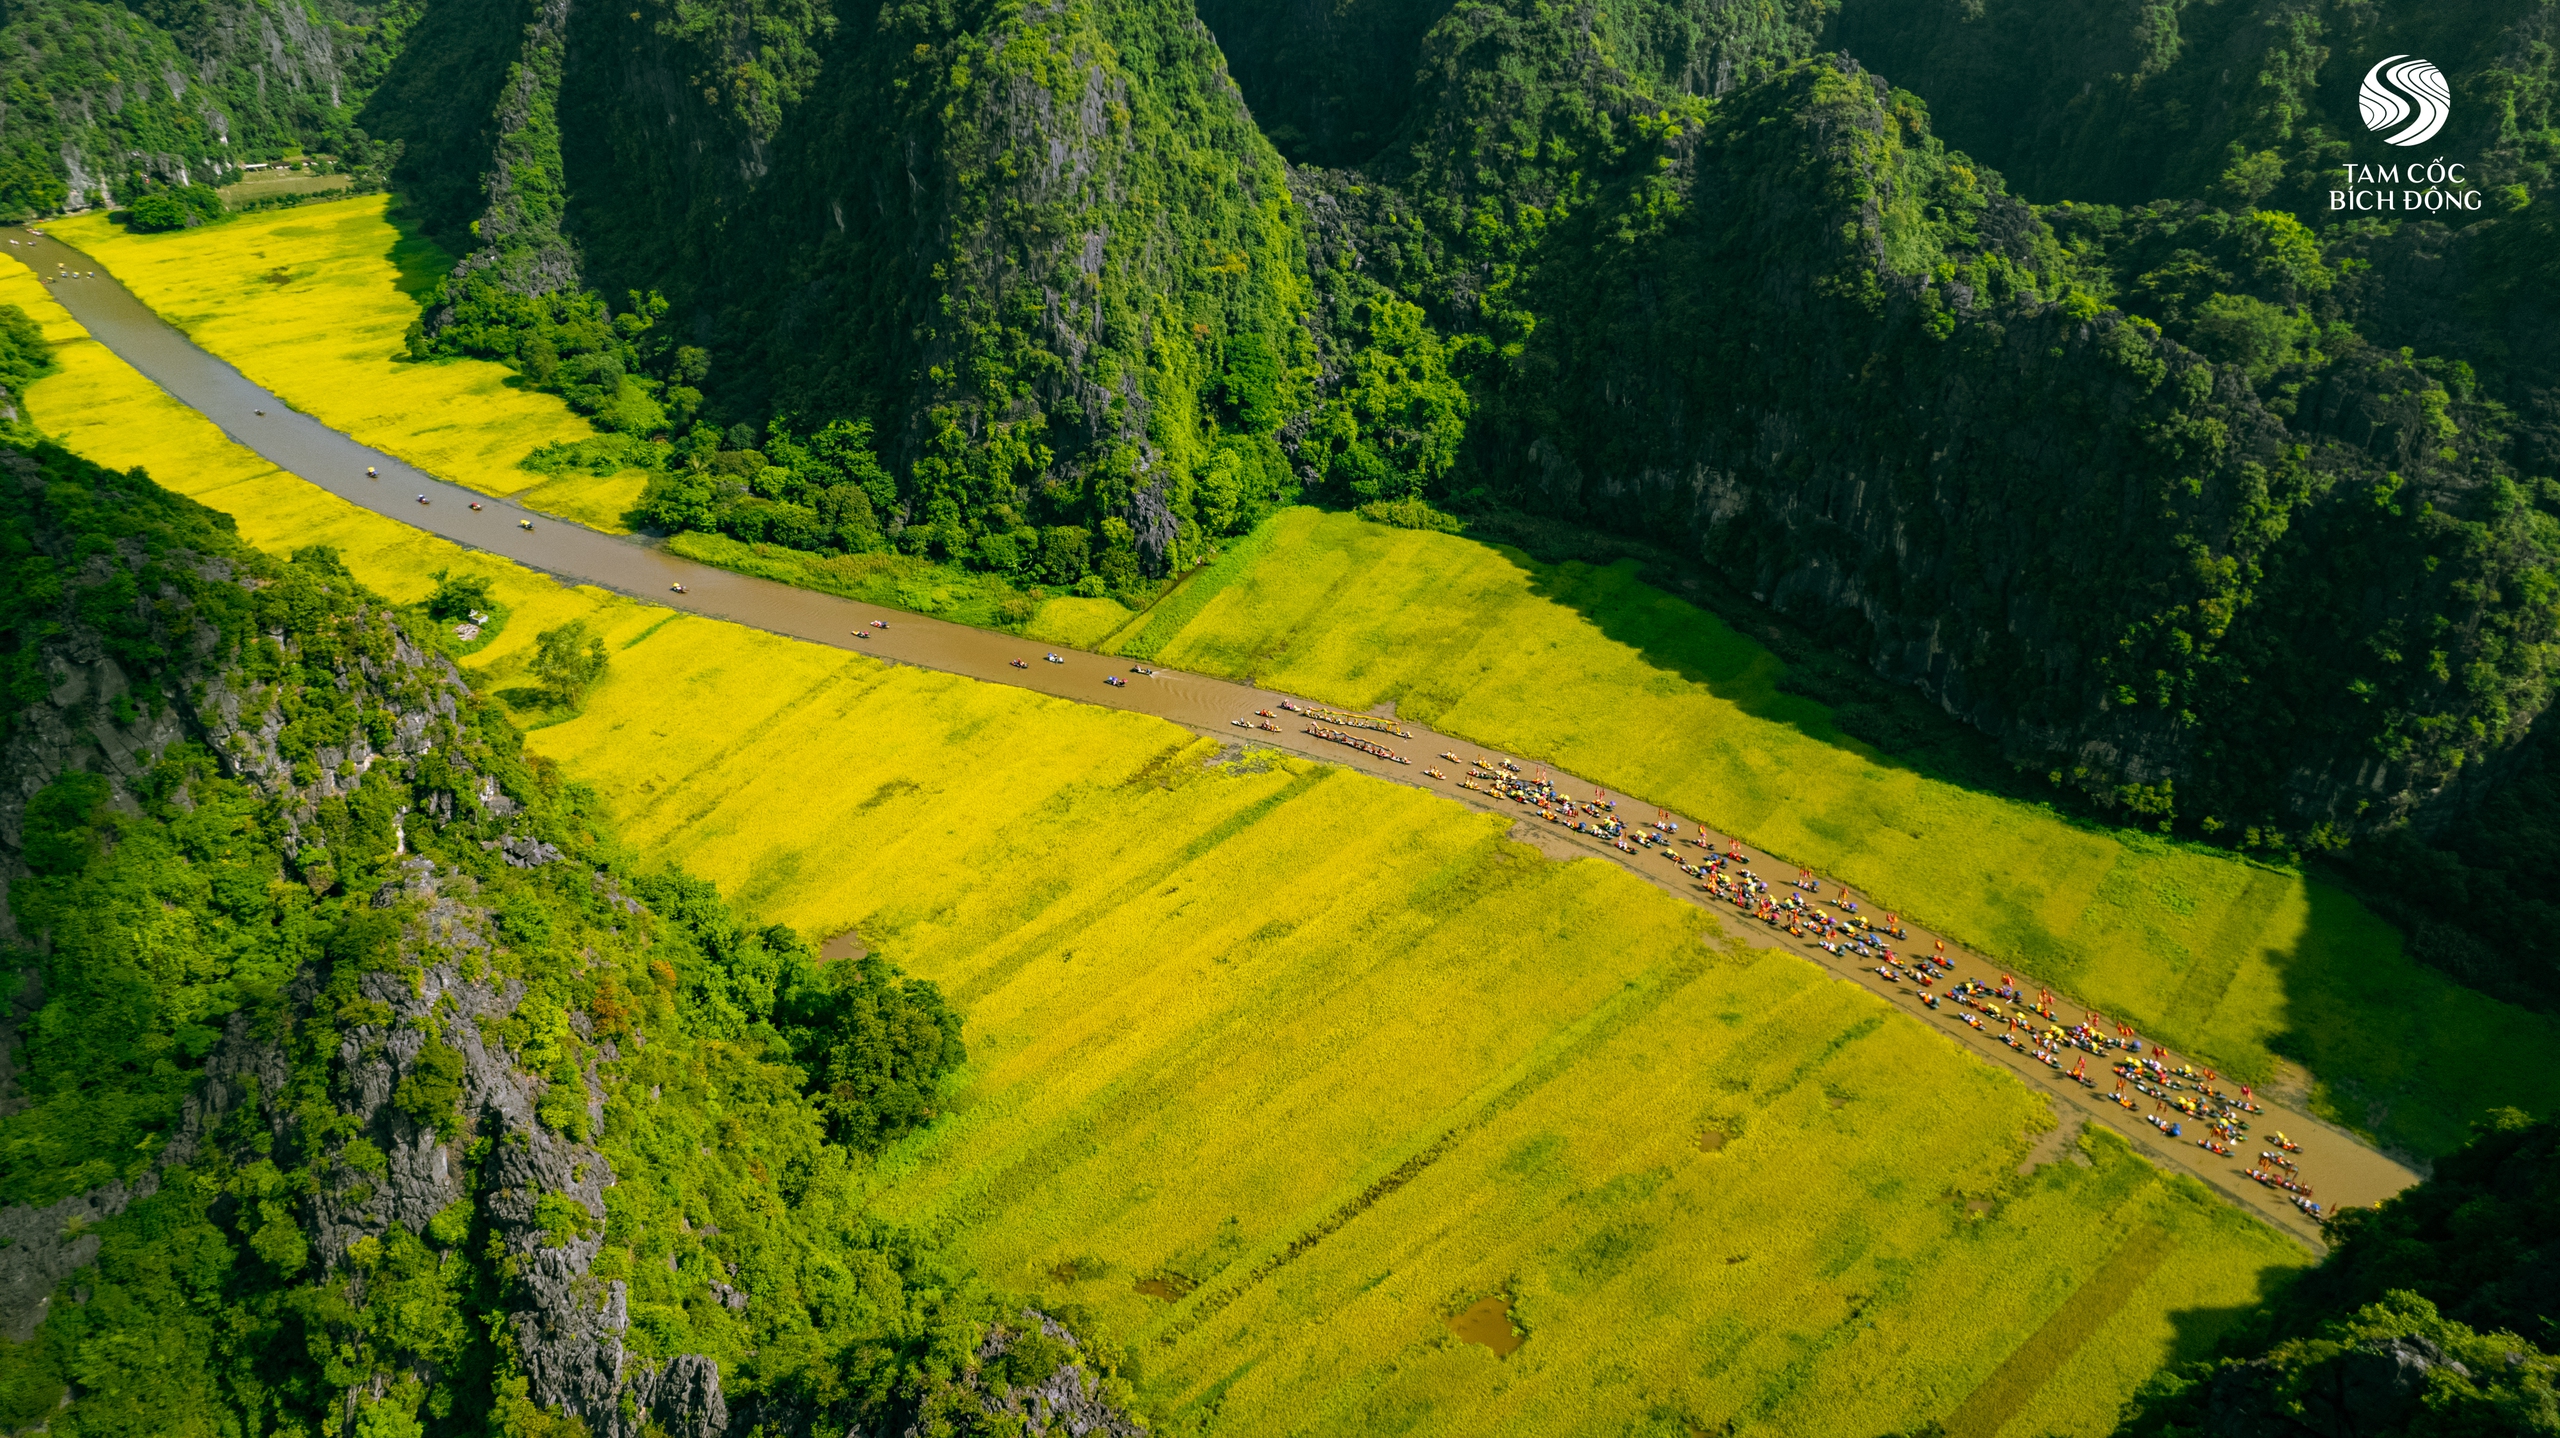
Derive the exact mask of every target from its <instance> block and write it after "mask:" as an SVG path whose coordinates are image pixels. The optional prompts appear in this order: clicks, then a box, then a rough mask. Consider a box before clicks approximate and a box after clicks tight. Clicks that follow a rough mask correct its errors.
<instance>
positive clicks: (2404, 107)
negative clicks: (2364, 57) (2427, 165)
mask: <svg viewBox="0 0 2560 1438" xmlns="http://www.w3.org/2000/svg"><path fill="white" fill-rule="evenodd" d="M2356 103H2357V104H2358V105H2359V106H2361V107H2362V108H2363V110H2364V127H2365V128H2366V129H2368V130H2388V129H2390V128H2391V127H2392V126H2394V125H2397V124H2399V123H2400V122H2401V121H2403V120H2407V119H2409V117H2410V116H2411V115H2413V114H2414V115H2416V116H2417V119H2416V120H2415V121H2413V122H2411V124H2410V126H2409V128H2407V129H2405V130H2402V131H2401V132H2400V133H2399V134H2397V135H2385V136H2383V137H2382V138H2383V142H2384V143H2386V144H2392V145H2423V144H2425V143H2426V142H2427V141H2429V140H2432V139H2434V138H2435V137H2436V131H2438V130H2441V129H2443V128H2444V122H2445V121H2447V120H2449V119H2451V118H2453V87H2452V86H2451V85H2448V84H2446V83H2445V78H2444V72H2443V71H2442V70H2439V69H2437V68H2436V67H2435V63H2434V62H2433V61H2430V60H2417V59H2412V58H2410V57H2409V56H2407V55H2394V56H2392V57H2390V59H2387V60H2384V61H2382V62H2381V63H2379V64H2377V65H2375V66H2374V67H2373V68H2372V69H2370V70H2367V71H2365V72H2364V87H2363V88H2362V89H2360V90H2358V91H2357V92H2356Z"/></svg>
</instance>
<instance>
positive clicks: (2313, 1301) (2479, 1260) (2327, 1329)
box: [2118, 1109, 2560, 1438]
mask: <svg viewBox="0 0 2560 1438" xmlns="http://www.w3.org/2000/svg"><path fill="white" fill-rule="evenodd" d="M2555 1185H2560V1125H2555V1124H2552V1123H2550V1122H2548V1121H2544V1122H2536V1121H2534V1120H2532V1119H2530V1118H2527V1117H2526V1116H2525V1115H2523V1114H2520V1113H2517V1112H2515V1111H2514V1110H2512V1109H2510V1110H2506V1111H2503V1112H2501V1113H2498V1114H2494V1115H2492V1116H2491V1117H2490V1118H2489V1119H2488V1120H2487V1121H2485V1122H2483V1123H2481V1124H2479V1125H2476V1126H2475V1132H2474V1136H2473V1138H2472V1141H2471V1143H2470V1144H2469V1146H2467V1147H2465V1148H2463V1149H2462V1150H2461V1151H2459V1152H2457V1153H2454V1154H2452V1155H2449V1156H2448V1157H2446V1158H2444V1159H2441V1160H2439V1161H2438V1163H2437V1165H2436V1171H2435V1173H2434V1175H2433V1176H2432V1177H2430V1178H2429V1179H2428V1180H2427V1181H2426V1182H2424V1183H2421V1184H2419V1185H2418V1186H2417V1187H2415V1188H2412V1189H2410V1190H2408V1191H2407V1192H2405V1193H2403V1194H2401V1195H2399V1196H2398V1197H2396V1198H2393V1199H2391V1200H2390V1201H2388V1202H2386V1203H2384V1204H2382V1205H2381V1206H2380V1207H2378V1208H2369V1209H2355V1210H2350V1211H2348V1212H2346V1213H2342V1214H2340V1215H2339V1216H2338V1217H2337V1218H2336V1219H2335V1220H2334V1221H2332V1222H2331V1223H2330V1224H2329V1225H2328V1232H2329V1239H2330V1242H2331V1245H2332V1246H2331V1248H2330V1251H2329V1254H2328V1256H2327V1258H2325V1259H2324V1260H2322V1262H2321V1264H2320V1266H2319V1267H2317V1268H2315V1269H2313V1270H2311V1271H2310V1272H2309V1273H2307V1274H2305V1275H2303V1276H2302V1277H2301V1278H2298V1279H2296V1280H2294V1281H2293V1283H2292V1284H2291V1286H2289V1287H2288V1288H2287V1289H2286V1290H2285V1291H2284V1293H2283V1294H2282V1295H2281V1296H2280V1297H2279V1298H2278V1299H2277V1300H2276V1301H2275V1302H2273V1303H2271V1304H2269V1305H2268V1306H2267V1307H2265V1308H2264V1309H2261V1310H2260V1311H2258V1312H2257V1313H2255V1314H2253V1315H2251V1317H2250V1320H2249V1321H2248V1322H2246V1323H2244V1324H2242V1325H2240V1326H2239V1327H2238V1328H2236V1329H2235V1330H2234V1331H2233V1335H2232V1336H2231V1337H2230V1338H2229V1339H2228V1340H2226V1341H2225V1343H2224V1344H2223V1352H2222V1354H2221V1355H2220V1356H2218V1357H2217V1358H2215V1359H2214V1360H2212V1361H2210V1362H2207V1363H2201V1364H2195V1365H2191V1366H2188V1367H2184V1368H2180V1369H2176V1370H2173V1371H2170V1372H2167V1373H2163V1374H2161V1375H2159V1376H2158V1377H2156V1378H2154V1379H2153V1380H2152V1381H2151V1382H2150V1383H2149V1384H2148V1385H2147V1386H2146V1387H2145V1388H2144V1389H2143V1391H2142V1392H2141V1394H2140V1395H2139V1396H2138V1397H2137V1398H2136V1400H2135V1401H2134V1403H2133V1404H2132V1405H2130V1409H2129V1411H2128V1413H2127V1415H2126V1421H2125V1423H2124V1425H2123V1427H2121V1428H2120V1429H2119V1430H2118V1432H2119V1433H2120V1434H2123V1435H2125V1438H2224V1435H2230V1438H2244V1435H2259V1434H2270V1433H2302V1434H2322V1435H2329V1434H2336V1435H2347V1434H2355V1435H2362V1438H2389V1435H2401V1434H2406V1435H2411V1438H2433V1435H2438V1434H2441V1435H2445V1438H2453V1435H2457V1434H2458V1435H2463V1438H2529V1435H2542V1434H2551V1433H2560V1358H2554V1357H2553V1356H2552V1353H2553V1351H2554V1350H2555V1349H2560V1304H2555V1303H2554V1302H2553V1299H2552V1292H2553V1290H2552V1278H2553V1276H2554V1274H2553V1270H2554V1266H2555V1265H2560V1248H2555V1246H2554V1244H2553V1241H2552V1235H2551V1232H2550V1225H2549V1223H2548V1222H2547V1221H2546V1219H2547V1215H2548V1213H2549V1209H2550V1203H2551V1195H2552V1191H2553V1188H2554V1186H2555Z"/></svg>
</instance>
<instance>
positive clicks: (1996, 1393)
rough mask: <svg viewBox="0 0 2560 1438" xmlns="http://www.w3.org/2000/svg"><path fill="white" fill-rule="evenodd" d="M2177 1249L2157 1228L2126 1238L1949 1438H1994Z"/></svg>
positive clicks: (1957, 1418) (1991, 1380)
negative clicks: (2003, 1425) (2002, 1426)
mask: <svg viewBox="0 0 2560 1438" xmlns="http://www.w3.org/2000/svg"><path fill="white" fill-rule="evenodd" d="M2177 1247H2178V1240H2177V1239H2176V1238H2175V1237H2173V1236H2172V1235H2171V1234H2170V1232H2169V1231H2168V1230H2167V1229H2165V1228H2162V1227H2161V1226H2160V1225H2158V1224H2156V1223H2146V1224H2144V1225H2142V1226H2141V1227H2140V1228H2137V1229H2135V1230H2134V1231H2133V1232H2131V1233H2128V1234H2126V1235H2125V1236H2124V1241H2123V1242H2121V1243H2119V1244H2117V1245H2116V1251H2115V1252H2113V1253H2111V1254H2109V1255H2107V1261H2106V1262H2105V1263H2102V1264H2100V1265H2099V1266H2098V1271H2097V1272H2096V1273H2093V1274H2091V1275H2089V1279H2088V1281H2087V1282H2085V1283H2083V1284H2081V1285H2080V1287H2079V1288H2078V1289H2076V1290H2074V1291H2073V1292H2072V1295H2071V1296H2070V1297H2069V1298H2066V1299H2064V1300H2063V1301H2062V1306H2061V1307H2060V1308H2057V1309H2055V1310H2054V1312H2053V1316H2052V1317H2050V1318H2048V1319H2046V1320H2045V1321H2044V1324H2043V1326H2042V1327H2040V1328H2038V1329H2037V1330H2036V1331H2035V1333H2034V1334H2033V1335H2031V1336H2030V1337H2029V1338H2028V1339H2027V1341H2026V1342H2024V1343H2021V1344H2019V1345H2018V1351H2017V1352H2015V1353H2012V1354H2010V1355H2009V1357H2008V1361H2006V1362H2004V1363H2002V1364H2001V1365H2000V1366H1999V1367H1997V1368H1995V1369H1993V1370H1991V1376H1990V1377H1988V1378H1985V1379H1984V1380H1982V1382H1981V1384H1980V1385H1978V1386H1977V1387H1975V1389H1974V1390H1973V1392H1972V1393H1971V1394H1970V1395H1968V1396H1967V1397H1966V1398H1965V1400H1964V1402H1963V1403H1961V1404H1959V1405H1957V1407H1956V1411H1955V1412H1953V1413H1951V1414H1949V1415H1947V1438H1992V1435H1993V1434H1995V1433H1998V1432H1999V1431H2000V1427H2001V1425H2002V1424H2004V1423H2007V1422H2008V1421H2009V1419H2010V1418H2011V1417H2012V1416H2014V1415H2015V1414H2017V1413H2018V1412H2019V1411H2020V1410H2021V1409H2023V1408H2025V1407H2026V1406H2027V1400H2028V1399H2031V1398H2033V1397H2035V1396H2036V1393H2037V1392H2038V1391H2039V1390H2041V1389H2042V1388H2043V1387H2044V1385H2045V1383H2046V1382H2047V1380H2049V1379H2051V1378H2052V1377H2053V1375H2054V1373H2055V1371H2056V1370H2058V1369H2060V1368H2061V1367H2062V1365H2063V1364H2064V1363H2066V1362H2068V1361H2069V1360H2070V1358H2071V1355H2072V1354H2074V1353H2077V1352H2079V1351H2080V1345H2081V1344H2083V1343H2086V1342H2088V1341H2089V1339H2090V1337H2091V1336H2092V1335H2094V1334H2096V1333H2097V1331H2098V1330H2099V1329H2100V1328H2102V1327H2104V1326H2105V1325H2106V1322H2107V1320H2108V1319H2110V1318H2113V1317H2115V1316H2116V1310H2118V1309H2120V1308H2122V1307H2124V1305H2125V1301H2126V1300H2127V1299H2130V1298H2131V1297H2133V1292H2134V1290H2135V1289H2137V1288H2140V1287H2141V1286H2142V1281H2143V1280H2144V1279H2146V1278H2149V1277H2150V1276H2151V1271H2152V1270H2153V1269H2155V1268H2158V1267H2159V1266H2160V1265H2161V1263H2162V1262H2163V1261H2164V1260H2166V1259H2167V1258H2168V1256H2169V1255H2170V1254H2171V1253H2172V1252H2174V1251H2175V1250H2176V1249H2177Z"/></svg>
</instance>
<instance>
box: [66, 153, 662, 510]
mask: <svg viewBox="0 0 2560 1438" xmlns="http://www.w3.org/2000/svg"><path fill="white" fill-rule="evenodd" d="M390 203H391V202H390V199H389V197H388V196H384V195H364V196H358V197H356V198H353V199H347V200H333V201H328V202H325V203H318V204H310V205H303V206H299V207H297V208H294V209H290V210H278V211H274V212H271V213H266V214H253V215H241V216H237V217H235V218H232V219H229V220H226V221H224V222H223V223H221V224H218V225H207V226H203V227H201V228H198V229H192V230H174V231H170V232H168V233H166V234H156V235H155V234H138V233H135V232H133V231H129V230H126V229H123V228H121V227H119V226H117V225H115V224H113V223H111V222H110V221H109V220H108V219H107V218H106V217H105V216H104V215H95V214H93V215H83V216H76V217H73V218H69V219H63V220H57V221H53V222H51V223H49V224H47V225H46V227H45V230H46V233H48V234H50V235H52V236H54V237H55V238H57V239H59V240H61V241H63V242H64V243H65V244H68V245H71V246H73V247H74V248H77V249H80V250H83V251H86V252H87V253H88V254H89V255H91V256H93V257H94V258H95V259H96V260H97V261H98V263H99V264H100V265H101V266H103V267H105V268H106V269H107V270H108V271H110V272H111V273H113V274H114V275H115V277H116V278H117V279H118V280H121V281H123V283H124V286H125V288H127V289H129V290H131V291H133V293H134V295H135V296H136V297H137V298H139V299H140V300H141V301H142V302H143V303H144V304H147V305H149V306H150V307H151V308H152V309H153V310H155V311H157V312H158V313H159V314H160V316H161V318H163V319H165V320H167V321H168V322H169V323H170V324H172V325H175V326H177V327H178V328H179V329H181V330H184V331H185V332H186V333H187V334H189V335H190V336H192V337H193V338H194V339H195V341H196V342H197V343H198V344H200V345H202V346H204V347H205V348H206V349H209V350H211V351H213V352H214V353H215V354H218V355H220V356H222V357H223V358H224V359H226V360H229V361H230V362H231V363H232V364H233V365H234V366H236V367H237V368H238V369H239V370H240V372H241V373H242V374H245V375H247V376H248V377H249V378H250V379H252V380H255V381H257V382H258V383H259V384H262V385H264V386H266V387H267V388H268V389H270V390H272V391H274V392H275V394H276V395H277V396H278V397H280V398H282V399H283V400H285V401H286V402H287V403H289V404H291V405H292V406H294V407H295V408H296V409H299V410H301V411H303V412H304V413H306V414H309V415H311V416H313V417H314V418H316V419H318V420H319V421H320V422H321V423H323V424H326V425H328V426H329V427H330V428H332V429H336V430H338V431H340V432H341V433H344V434H347V435H351V436H353V437H354V438H355V439H357V440H359V441H361V442H363V443H365V444H369V445H372V446H374V447H375V448H377V449H380V450H383V451H385V452H387V453H390V454H395V455H398V456H399V457H400V458H402V459H405V460H407V461H409V462H410V463H411V464H414V465H417V466H418V467H419V468H421V469H424V470H426V471H428V472H430V473H432V474H435V475H438V476H440V477H442V478H445V479H449V480H451V481H453V482H454V483H456V484H461V485H466V486H468V487H470V488H472V489H476V490H479V491H480V492H482V493H484V494H500V495H519V496H520V497H521V498H522V500H523V502H524V503H526V504H528V505H530V506H532V507H533V508H536V509H541V510H545V511H547V512H549V513H553V514H558V515H561V516H563V517H565V518H570V519H576V520H578V521H579V522H581V523H584V524H591V525H595V526H596V527H598V528H602V529H607V530H610V531H612V532H614V533H617V534H619V533H627V532H628V530H627V528H626V527H625V526H624V525H623V523H622V520H621V515H622V512H623V511H624V510H626V509H629V508H630V507H631V506H632V504H633V503H635V502H636V501H637V500H638V499H639V497H640V486H641V483H642V480H643V476H641V475H640V474H639V472H637V471H626V472H624V473H623V474H620V475H616V476H614V477H612V478H610V479H604V480H598V479H595V478H593V477H591V476H588V475H584V474H572V475H564V476H562V477H560V478H558V479H554V480H549V481H547V482H546V480H545V479H544V477H543V476H541V475H539V474H535V473H533V472H532V471H530V470H527V469H523V468H520V467H519V466H518V461H520V460H522V459H523V458H524V457H525V456H526V455H528V454H530V453H532V452H533V451H534V450H535V449H537V448H539V447H540V446H542V445H545V444H549V443H552V442H553V441H556V440H578V439H585V438H590V437H592V436H593V435H594V434H595V429H594V427H593V426H591V425H589V424H588V423H587V422H586V421H585V420H584V419H582V418H580V417H579V416H578V415H577V414H575V413H573V412H572V411H571V410H570V409H569V407H568V406H567V405H566V404H563V403H562V402H561V401H560V399H559V397H558V396H556V395H548V394H543V393H540V392H538V391H535V390H530V389H526V388H524V387H523V386H522V385H521V383H520V382H519V381H518V380H517V377H516V375H515V373H514V372H513V371H511V370H509V369H508V368H507V367H506V366H504V365H501V364H496V363H492V362H489V361H485V360H471V359H441V360H433V361H430V362H427V363H424V364H419V363H413V362H411V361H410V360H408V359H407V358H405V355H406V354H407V350H406V347H405V345H404V343H403V339H402V337H403V336H404V335H405V334H406V333H407V332H408V328H409V326H410V324H411V323H412V322H414V321H415V320H416V319H417V318H418V296H419V294H420V293H421V292H422V291H424V290H426V289H427V288H429V287H431V286H433V285H434V284H435V282H436V281H437V280H439V279H441V278H442V277H443V276H444V274H445V272H446V271H448V270H450V269H451V268H452V266H453V257H452V256H450V255H447V254H446V253H444V252H443V251H442V250H440V249H438V248H437V247H436V245H435V244H434V242H432V241H430V240H427V239H425V238H423V237H420V236H416V235H412V234H408V233H405V232H404V231H402V230H401V229H400V228H398V227H397V226H396V225H394V224H393V223H392V221H391V219H390V217H389V215H388V213H387V210H388V207H389V205H390Z"/></svg>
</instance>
